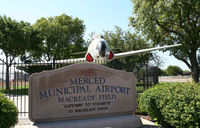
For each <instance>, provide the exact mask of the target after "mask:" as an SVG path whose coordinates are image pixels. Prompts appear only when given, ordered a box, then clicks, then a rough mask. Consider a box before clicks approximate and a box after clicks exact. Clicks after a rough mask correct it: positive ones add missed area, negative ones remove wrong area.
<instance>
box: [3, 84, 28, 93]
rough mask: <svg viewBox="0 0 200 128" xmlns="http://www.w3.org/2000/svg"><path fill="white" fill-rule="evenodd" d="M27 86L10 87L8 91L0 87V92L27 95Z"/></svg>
mask: <svg viewBox="0 0 200 128" xmlns="http://www.w3.org/2000/svg"><path fill="white" fill-rule="evenodd" d="M28 88H29V85H19V86H11V87H10V90H6V87H0V92H2V93H5V94H10V95H28Z"/></svg>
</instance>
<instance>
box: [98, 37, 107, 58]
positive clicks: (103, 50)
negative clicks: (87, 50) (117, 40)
mask: <svg viewBox="0 0 200 128" xmlns="http://www.w3.org/2000/svg"><path fill="white" fill-rule="evenodd" d="M97 49H98V51H99V55H100V56H101V57H105V55H106V44H105V42H104V41H100V42H99V43H98V44H97Z"/></svg>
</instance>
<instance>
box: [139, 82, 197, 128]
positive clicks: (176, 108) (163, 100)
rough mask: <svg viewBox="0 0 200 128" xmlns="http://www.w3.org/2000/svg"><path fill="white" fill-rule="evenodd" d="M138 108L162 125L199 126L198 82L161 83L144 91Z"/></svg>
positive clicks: (189, 127)
mask: <svg viewBox="0 0 200 128" xmlns="http://www.w3.org/2000/svg"><path fill="white" fill-rule="evenodd" d="M138 107H139V110H140V111H141V110H142V111H143V112H146V113H148V115H150V116H151V117H152V118H156V119H157V121H158V123H159V124H161V125H162V126H164V127H167V128H168V127H170V128H171V127H172V128H173V127H176V128H200V84H194V83H186V84H182V83H176V84H162V85H156V86H155V87H153V88H151V89H148V90H146V91H144V93H143V94H142V95H141V96H140V98H139V105H138Z"/></svg>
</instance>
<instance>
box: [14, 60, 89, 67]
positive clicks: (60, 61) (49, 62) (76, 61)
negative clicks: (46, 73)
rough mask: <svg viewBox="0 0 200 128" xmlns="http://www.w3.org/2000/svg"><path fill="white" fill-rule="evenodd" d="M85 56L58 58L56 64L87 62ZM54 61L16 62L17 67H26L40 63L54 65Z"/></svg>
mask: <svg viewBox="0 0 200 128" xmlns="http://www.w3.org/2000/svg"><path fill="white" fill-rule="evenodd" d="M85 61H86V60H85V58H76V59H66V60H56V61H55V64H74V63H81V62H85ZM52 64H53V61H47V62H35V63H31V64H24V63H18V64H14V66H16V67H18V66H19V67H26V66H39V65H52Z"/></svg>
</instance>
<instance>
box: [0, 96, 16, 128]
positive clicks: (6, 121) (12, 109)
mask: <svg viewBox="0 0 200 128" xmlns="http://www.w3.org/2000/svg"><path fill="white" fill-rule="evenodd" d="M17 121H18V110H17V107H16V106H15V105H14V103H13V102H11V101H10V100H9V99H8V98H7V97H5V96H4V95H3V94H2V93H1V92H0V128H10V127H11V126H14V125H15V124H16V123H17Z"/></svg>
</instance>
